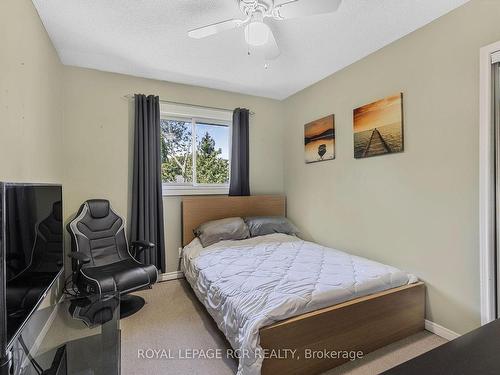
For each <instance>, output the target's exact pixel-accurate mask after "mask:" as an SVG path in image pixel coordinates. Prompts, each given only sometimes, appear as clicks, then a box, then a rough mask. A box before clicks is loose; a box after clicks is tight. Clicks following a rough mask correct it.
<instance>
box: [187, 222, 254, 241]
mask: <svg viewBox="0 0 500 375" xmlns="http://www.w3.org/2000/svg"><path fill="white" fill-rule="evenodd" d="M194 235H195V236H196V237H198V238H199V239H200V242H201V246H203V247H207V246H210V245H213V244H214V243H217V242H219V241H224V240H244V239H245V238H248V237H250V232H249V231H248V227H247V225H246V224H245V222H244V221H243V219H242V218H241V217H230V218H227V219H221V220H212V221H207V222H206V223H203V224H201V225H200V226H199V227H198V228H196V229H195V230H194Z"/></svg>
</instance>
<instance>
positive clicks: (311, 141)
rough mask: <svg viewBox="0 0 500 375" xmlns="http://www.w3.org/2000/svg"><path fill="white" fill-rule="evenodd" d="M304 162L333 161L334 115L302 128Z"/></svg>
mask: <svg viewBox="0 0 500 375" xmlns="http://www.w3.org/2000/svg"><path fill="white" fill-rule="evenodd" d="M304 146H305V162H306V163H307V164H310V163H316V162H318V161H325V160H332V159H335V115H330V116H327V117H324V118H322V119H319V120H316V121H313V122H310V123H309V124H306V125H305V126H304Z"/></svg>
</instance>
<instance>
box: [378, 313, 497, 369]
mask: <svg viewBox="0 0 500 375" xmlns="http://www.w3.org/2000/svg"><path fill="white" fill-rule="evenodd" d="M383 374H386V375H399V374H401V375H403V374H404V375H422V374H423V375H434V374H436V375H443V374H444V375H446V374H453V375H469V374H471V375H489V374H492V375H493V374H494V375H498V374H500V320H495V321H494V322H491V323H489V324H487V325H485V326H483V327H481V328H478V329H476V330H474V331H472V332H469V333H468V334H466V335H464V336H461V337H459V338H457V339H455V340H453V341H450V342H448V343H446V344H444V345H441V346H439V347H437V348H436V349H433V350H431V351H429V352H427V353H424V354H422V355H420V356H418V357H416V358H414V359H412V360H410V361H408V362H405V363H402V364H401V365H399V366H396V367H394V368H392V369H390V370H388V371H386V372H384V373H383Z"/></svg>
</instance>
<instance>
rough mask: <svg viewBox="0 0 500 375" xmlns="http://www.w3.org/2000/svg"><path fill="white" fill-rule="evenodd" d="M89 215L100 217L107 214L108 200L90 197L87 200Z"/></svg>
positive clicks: (95, 217)
mask: <svg viewBox="0 0 500 375" xmlns="http://www.w3.org/2000/svg"><path fill="white" fill-rule="evenodd" d="M86 203H87V205H88V206H89V210H90V215H91V216H92V217H93V218H94V219H102V218H103V217H106V216H108V215H109V201H108V200H106V199H90V200H88V201H87V202H86Z"/></svg>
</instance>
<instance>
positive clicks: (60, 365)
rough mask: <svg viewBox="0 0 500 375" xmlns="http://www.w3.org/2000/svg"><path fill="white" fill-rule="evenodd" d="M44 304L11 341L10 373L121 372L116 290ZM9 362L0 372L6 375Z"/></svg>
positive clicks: (103, 374) (101, 374)
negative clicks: (111, 292)
mask: <svg viewBox="0 0 500 375" xmlns="http://www.w3.org/2000/svg"><path fill="white" fill-rule="evenodd" d="M46 309H49V311H48V312H46V311H44V310H46ZM46 309H39V310H38V311H37V312H36V313H35V314H34V315H33V317H32V319H30V321H29V323H28V325H27V326H26V327H25V328H24V329H23V331H22V332H21V335H20V336H19V338H18V340H16V341H15V343H14V344H13V346H12V353H17V354H14V355H13V356H12V358H10V359H8V365H9V366H10V367H12V366H14V367H15V370H16V371H18V372H16V371H14V372H13V373H14V374H20V375H73V374H81V375H83V374H92V375H120V327H119V324H120V303H119V296H118V295H114V294H110V295H107V296H105V297H100V296H97V295H93V296H85V297H71V298H70V297H63V299H62V300H61V301H60V302H59V303H57V304H56V305H54V306H50V307H47V308H46ZM47 315H49V318H48V319H47ZM37 318H38V319H37ZM37 321H38V322H40V321H41V322H44V323H45V324H43V327H40V326H39V324H37ZM9 366H7V367H6V369H5V370H4V369H3V368H2V372H0V375H11V373H9V368H10V367H9ZM4 371H6V372H4Z"/></svg>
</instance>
